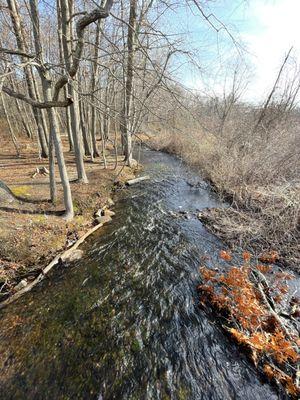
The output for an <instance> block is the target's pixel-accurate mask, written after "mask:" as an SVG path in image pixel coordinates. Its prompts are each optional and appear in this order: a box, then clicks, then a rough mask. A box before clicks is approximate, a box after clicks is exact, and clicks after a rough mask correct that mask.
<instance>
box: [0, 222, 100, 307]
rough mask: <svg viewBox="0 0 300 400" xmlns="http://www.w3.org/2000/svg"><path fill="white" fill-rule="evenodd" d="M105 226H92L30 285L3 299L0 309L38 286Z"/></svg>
mask: <svg viewBox="0 0 300 400" xmlns="http://www.w3.org/2000/svg"><path fill="white" fill-rule="evenodd" d="M101 226H103V223H100V224H98V225H96V226H94V227H93V228H91V229H90V230H89V231H87V232H86V233H85V234H84V235H83V236H81V238H79V239H78V240H77V242H76V243H75V244H74V245H73V246H72V247H70V248H68V249H67V250H65V251H64V252H63V253H61V254H58V255H57V256H56V257H55V258H54V259H53V260H52V261H51V262H50V264H48V265H47V266H46V267H45V268H43V269H42V272H41V273H40V274H39V275H38V276H37V277H36V278H35V279H34V280H33V281H32V282H31V283H29V284H28V285H26V286H25V287H23V288H22V289H21V290H19V291H18V292H16V293H14V294H13V295H11V296H10V297H9V298H8V299H6V300H4V301H2V302H1V303H0V310H1V309H2V308H4V307H5V306H7V305H8V304H10V303H12V302H14V301H15V300H17V299H19V298H20V297H21V296H23V294H25V293H27V292H29V291H30V290H31V289H32V288H33V287H34V286H36V285H37V284H38V283H40V282H41V281H42V280H43V279H44V278H45V276H46V275H47V274H48V272H49V271H50V270H51V269H52V268H53V267H54V266H55V265H57V264H58V263H59V262H60V261H64V260H66V259H67V258H68V256H70V254H71V253H73V252H74V250H75V249H77V247H78V246H79V245H80V244H81V243H83V242H84V241H85V239H86V238H87V237H88V236H90V235H91V234H92V233H93V232H95V231H96V230H97V229H99V228H101Z"/></svg>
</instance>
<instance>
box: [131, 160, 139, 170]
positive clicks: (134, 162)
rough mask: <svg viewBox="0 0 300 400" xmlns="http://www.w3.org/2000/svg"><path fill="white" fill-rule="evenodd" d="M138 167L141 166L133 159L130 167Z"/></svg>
mask: <svg viewBox="0 0 300 400" xmlns="http://www.w3.org/2000/svg"><path fill="white" fill-rule="evenodd" d="M138 166H139V163H138V162H137V161H136V160H135V159H134V158H133V159H132V160H131V163H130V167H131V168H137V167H138Z"/></svg>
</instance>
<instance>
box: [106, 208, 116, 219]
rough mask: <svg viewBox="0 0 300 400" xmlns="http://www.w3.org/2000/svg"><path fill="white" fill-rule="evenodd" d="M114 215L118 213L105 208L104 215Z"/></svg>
mask: <svg viewBox="0 0 300 400" xmlns="http://www.w3.org/2000/svg"><path fill="white" fill-rule="evenodd" d="M114 215H116V213H115V212H114V211H112V210H109V209H107V210H104V216H109V217H113V216H114Z"/></svg>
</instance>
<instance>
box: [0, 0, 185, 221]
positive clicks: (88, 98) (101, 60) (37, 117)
mask: <svg viewBox="0 0 300 400" xmlns="http://www.w3.org/2000/svg"><path fill="white" fill-rule="evenodd" d="M94 6H95V4H94V3H93V2H74V1H67V0H66V1H57V2H56V4H51V5H49V4H43V2H41V3H39V4H38V2H37V1H29V2H26V1H25V2H23V1H20V2H16V0H10V1H7V3H6V2H3V4H2V5H1V16H0V18H1V21H2V23H1V30H2V31H1V38H2V39H1V70H2V71H1V75H0V76H1V88H2V103H3V117H4V118H6V120H7V123H8V127H9V131H10V137H11V140H12V142H13V144H14V146H15V150H16V155H17V156H18V157H19V156H21V153H20V151H19V147H20V146H19V144H18V138H19V136H20V134H21V132H22V135H23V134H24V135H26V136H27V137H28V138H30V139H31V140H33V141H35V140H36V141H37V142H38V148H39V157H41V158H48V159H49V161H48V163H49V171H50V175H49V188H50V197H51V201H52V203H53V204H55V202H56V200H57V199H56V196H57V190H56V177H55V168H54V165H55V162H57V165H58V168H59V178H60V180H61V184H62V186H63V197H64V206H65V213H64V215H63V217H64V218H65V219H66V220H69V219H72V218H73V216H74V210H73V205H72V194H71V189H70V184H69V178H68V172H67V168H66V165H65V160H64V154H63V152H64V149H63V145H62V142H61V137H62V135H67V137H68V148H69V150H70V151H74V159H75V163H76V170H77V181H78V182H82V183H88V178H87V175H86V171H85V162H87V161H88V160H91V161H92V162H95V161H97V159H99V158H100V160H101V162H103V163H104V165H106V147H107V145H108V144H111V145H113V147H114V148H115V150H114V151H115V155H116V162H117V155H118V151H119V150H118V145H119V143H121V154H122V153H123V154H124V158H125V162H126V164H127V165H128V166H132V165H133V155H132V153H133V146H134V143H135V141H136V140H137V137H136V136H135V135H136V134H137V133H138V132H139V131H140V130H141V126H142V124H143V123H144V122H145V121H146V120H148V119H149V117H150V115H151V113H152V111H151V108H154V107H155V104H156V101H157V100H158V99H157V97H156V95H157V93H158V92H160V91H162V90H166V88H163V87H164V86H166V85H168V83H166V82H167V79H168V76H167V75H168V63H169V61H170V58H171V55H172V53H174V52H175V51H176V50H175V48H174V44H173V43H172V42H171V41H170V40H169V39H168V36H167V34H164V33H163V32H159V31H157V26H158V25H159V19H160V16H161V15H163V13H164V11H165V10H166V9H167V5H163V4H154V3H153V2H152V1H148V2H147V1H146V2H142V3H141V4H138V3H137V2H136V1H132V2H130V3H129V9H128V12H127V4H126V3H124V2H120V3H118V4H115V5H114V10H113V12H112V13H111V9H112V6H113V3H112V1H107V2H105V1H102V3H100V4H99V5H98V6H97V7H96V8H94V9H93V8H92V7H94ZM110 13H111V15H110V16H109V14H110ZM107 20H109V23H107ZM31 33H32V34H31ZM165 48H167V49H169V50H168V52H167V54H166V55H162V51H163V49H165ZM178 51H179V50H178ZM156 99H157V100H156ZM8 107H9V109H10V112H9V113H8V112H7V108H8ZM15 118H16V120H17V121H18V125H17V126H14V124H13V123H12V120H13V119H15ZM19 124H20V125H19Z"/></svg>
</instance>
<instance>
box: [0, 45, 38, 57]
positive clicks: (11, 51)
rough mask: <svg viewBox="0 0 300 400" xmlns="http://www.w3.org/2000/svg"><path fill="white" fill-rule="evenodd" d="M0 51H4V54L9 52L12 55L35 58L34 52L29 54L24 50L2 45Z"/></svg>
mask: <svg viewBox="0 0 300 400" xmlns="http://www.w3.org/2000/svg"><path fill="white" fill-rule="evenodd" d="M0 52H1V53H5V54H11V55H13V56H21V57H25V58H35V55H34V54H29V53H26V52H24V51H21V50H16V49H14V50H11V49H6V48H4V47H0Z"/></svg>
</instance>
